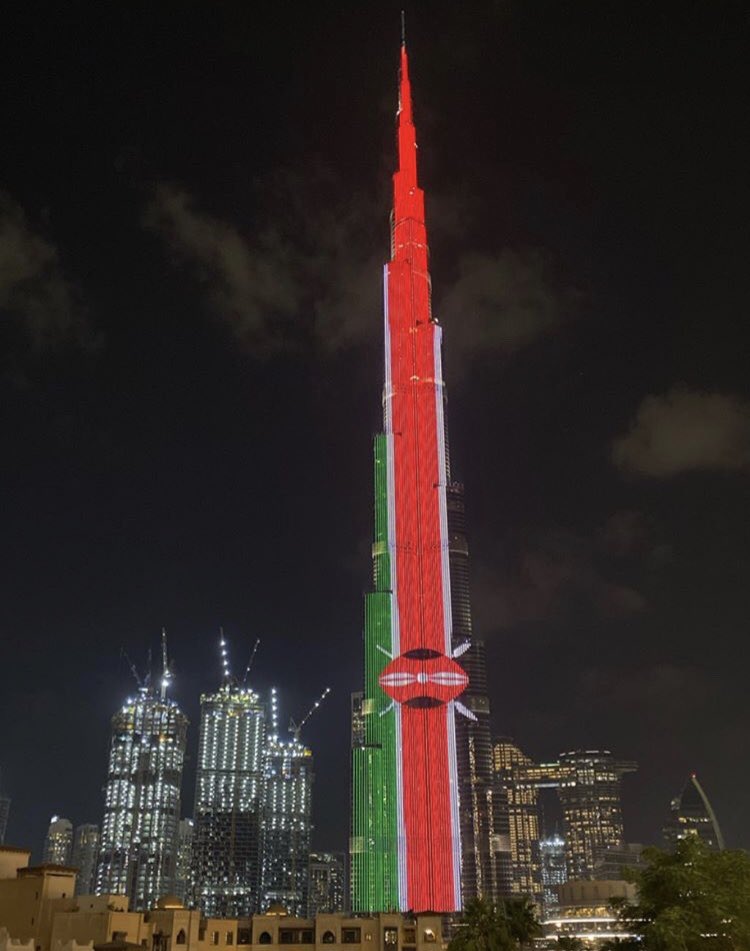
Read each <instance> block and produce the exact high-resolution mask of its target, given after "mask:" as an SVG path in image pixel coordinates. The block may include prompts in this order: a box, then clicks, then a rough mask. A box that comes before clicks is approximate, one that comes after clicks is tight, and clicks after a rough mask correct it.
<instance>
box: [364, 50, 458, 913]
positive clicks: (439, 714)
mask: <svg viewBox="0 0 750 951" xmlns="http://www.w3.org/2000/svg"><path fill="white" fill-rule="evenodd" d="M397 140H398V169H397V170H396V172H395V174H394V176H393V212H392V217H391V260H390V261H389V263H388V264H387V265H386V267H385V272H384V298H385V320H384V335H385V386H384V389H383V417H384V433H383V434H381V435H379V436H377V437H376V439H375V538H374V545H373V561H374V582H375V584H374V588H375V590H374V591H373V592H371V593H370V594H368V595H367V596H366V601H365V685H364V692H363V696H362V701H361V706H360V707H359V711H358V716H359V720H360V728H359V729H358V731H357V737H358V741H357V742H356V744H355V745H354V749H353V782H352V793H353V804H352V807H353V808H352V841H351V853H352V854H351V870H352V908H353V910H354V911H386V910H396V909H401V910H404V911H406V910H412V911H415V912H419V911H427V910H431V911H436V912H450V911H455V910H457V909H459V908H460V907H461V836H460V818H459V795H458V791H459V780H458V767H457V756H456V727H455V716H456V713H457V712H461V711H463V712H464V713H465V714H466V715H467V716H469V717H470V718H472V719H473V718H474V715H473V714H472V713H471V712H470V711H469V710H467V709H466V708H465V707H463V706H462V705H461V704H460V703H459V702H458V698H459V696H460V695H461V694H462V693H463V692H464V690H465V689H466V688H467V686H468V683H469V676H468V674H467V673H466V670H465V669H464V668H463V667H462V666H460V665H459V663H458V662H457V661H456V660H455V659H454V657H457V656H460V655H461V654H462V653H464V652H465V650H466V648H467V647H468V643H463V642H462V643H458V644H454V643H453V642H452V631H453V625H452V621H451V579H450V552H449V531H448V508H447V499H446V488H447V483H448V472H447V450H446V439H445V421H444V417H443V411H444V402H445V395H444V383H443V373H442V364H441V339H442V330H441V328H440V326H439V325H438V323H437V321H435V320H434V319H433V317H432V312H431V300H430V298H431V292H430V274H429V267H428V248H427V231H426V227H425V215H424V193H423V191H422V189H421V188H420V187H419V184H418V180H417V142H416V133H415V128H414V121H413V116H412V100H411V84H410V80H409V65H408V58H407V52H406V46H405V45H403V44H402V47H401V71H400V80H399V109H398V122H397Z"/></svg>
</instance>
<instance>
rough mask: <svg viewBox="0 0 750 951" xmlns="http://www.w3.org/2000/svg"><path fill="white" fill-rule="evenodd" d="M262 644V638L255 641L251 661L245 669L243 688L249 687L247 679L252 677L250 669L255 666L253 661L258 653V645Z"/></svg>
mask: <svg viewBox="0 0 750 951" xmlns="http://www.w3.org/2000/svg"><path fill="white" fill-rule="evenodd" d="M259 644H260V638H259V637H258V638H256V639H255V646H254V647H253V649H252V651H251V653H250V660H249V661H248V662H247V667H246V668H245V676H244V677H243V678H242V686H243V687H245V686H246V685H247V678H248V677H249V676H250V668H251V667H252V666H253V661H254V660H255V655H256V654H257V652H258V645H259Z"/></svg>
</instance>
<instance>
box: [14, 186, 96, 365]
mask: <svg viewBox="0 0 750 951" xmlns="http://www.w3.org/2000/svg"><path fill="white" fill-rule="evenodd" d="M0 317H1V318H2V332H3V337H4V338H5V339H7V340H8V341H10V342H9V345H8V348H7V349H8V352H10V351H11V350H15V351H17V350H18V349H29V348H30V349H31V350H33V351H35V352H43V351H46V350H49V349H52V348H55V347H57V346H59V345H60V344H63V343H74V344H80V345H87V344H90V343H91V338H90V335H89V333H88V330H87V327H86V324H85V321H84V319H83V317H82V315H81V312H80V310H79V309H78V308H77V307H76V306H75V303H74V299H73V293H72V289H71V285H70V284H69V282H68V281H67V280H66V278H65V275H64V274H63V271H62V268H61V266H60V260H59V255H58V252H57V249H56V248H55V246H54V245H53V244H51V243H50V242H49V241H48V240H47V239H46V238H44V237H42V236H41V235H40V234H38V233H37V232H36V231H34V229H33V228H32V227H31V225H30V223H29V220H28V218H27V216H26V213H25V212H24V210H23V208H21V206H20V205H19V204H18V203H17V202H15V201H14V200H13V199H12V198H11V197H10V196H9V195H7V194H5V193H3V192H0Z"/></svg>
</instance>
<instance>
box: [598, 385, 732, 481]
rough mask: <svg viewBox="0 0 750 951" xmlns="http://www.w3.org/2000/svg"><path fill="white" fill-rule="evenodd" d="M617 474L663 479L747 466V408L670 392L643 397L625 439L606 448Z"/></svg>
mask: <svg viewBox="0 0 750 951" xmlns="http://www.w3.org/2000/svg"><path fill="white" fill-rule="evenodd" d="M612 459H613V461H614V463H615V465H616V466H617V467H618V468H619V469H621V470H622V471H623V472H628V473H633V474H636V475H641V476H652V477H654V478H668V477H669V476H674V475H677V474H678V473H681V472H689V471H694V470H701V469H704V470H705V469H716V470H725V471H729V470H738V469H746V468H747V467H748V466H749V465H750V404H748V403H746V402H743V401H742V400H740V399H738V398H737V397H735V396H728V395H724V394H721V393H704V392H698V391H693V390H688V389H686V388H684V387H674V388H673V389H671V390H670V391H669V392H668V393H666V394H664V395H663V396H647V397H646V398H645V399H644V400H643V402H642V403H641V405H640V406H639V407H638V412H637V414H636V418H635V421H634V422H633V424H632V425H631V427H630V430H629V432H628V433H626V435H624V436H621V437H619V438H618V439H616V440H615V441H614V443H613V445H612Z"/></svg>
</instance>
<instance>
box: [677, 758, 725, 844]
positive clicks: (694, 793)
mask: <svg viewBox="0 0 750 951" xmlns="http://www.w3.org/2000/svg"><path fill="white" fill-rule="evenodd" d="M688 835H697V836H698V837H699V838H701V839H702V840H703V842H704V843H705V844H706V845H707V846H708V848H709V849H712V850H717V851H718V850H721V849H723V848H724V836H723V835H722V834H721V829H720V828H719V822H718V820H717V818H716V814H715V813H714V811H713V808H712V807H711V803H710V802H709V801H708V796H707V795H706V794H705V792H704V791H703V787H702V786H701V784H700V783H699V782H698V777H697V776H696V775H695V773H692V774H691V775H690V776H689V777H688V779H687V781H686V783H685V785H684V786H683V787H682V791H681V792H680V794H679V796H675V798H674V799H673V800H672V803H671V809H670V817H669V821H668V822H667V824H666V825H665V826H664V841H665V843H666V845H667V848H670V849H673V848H674V847H675V845H676V844H677V842H678V841H679V840H680V839H684V838H685V836H688Z"/></svg>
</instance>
